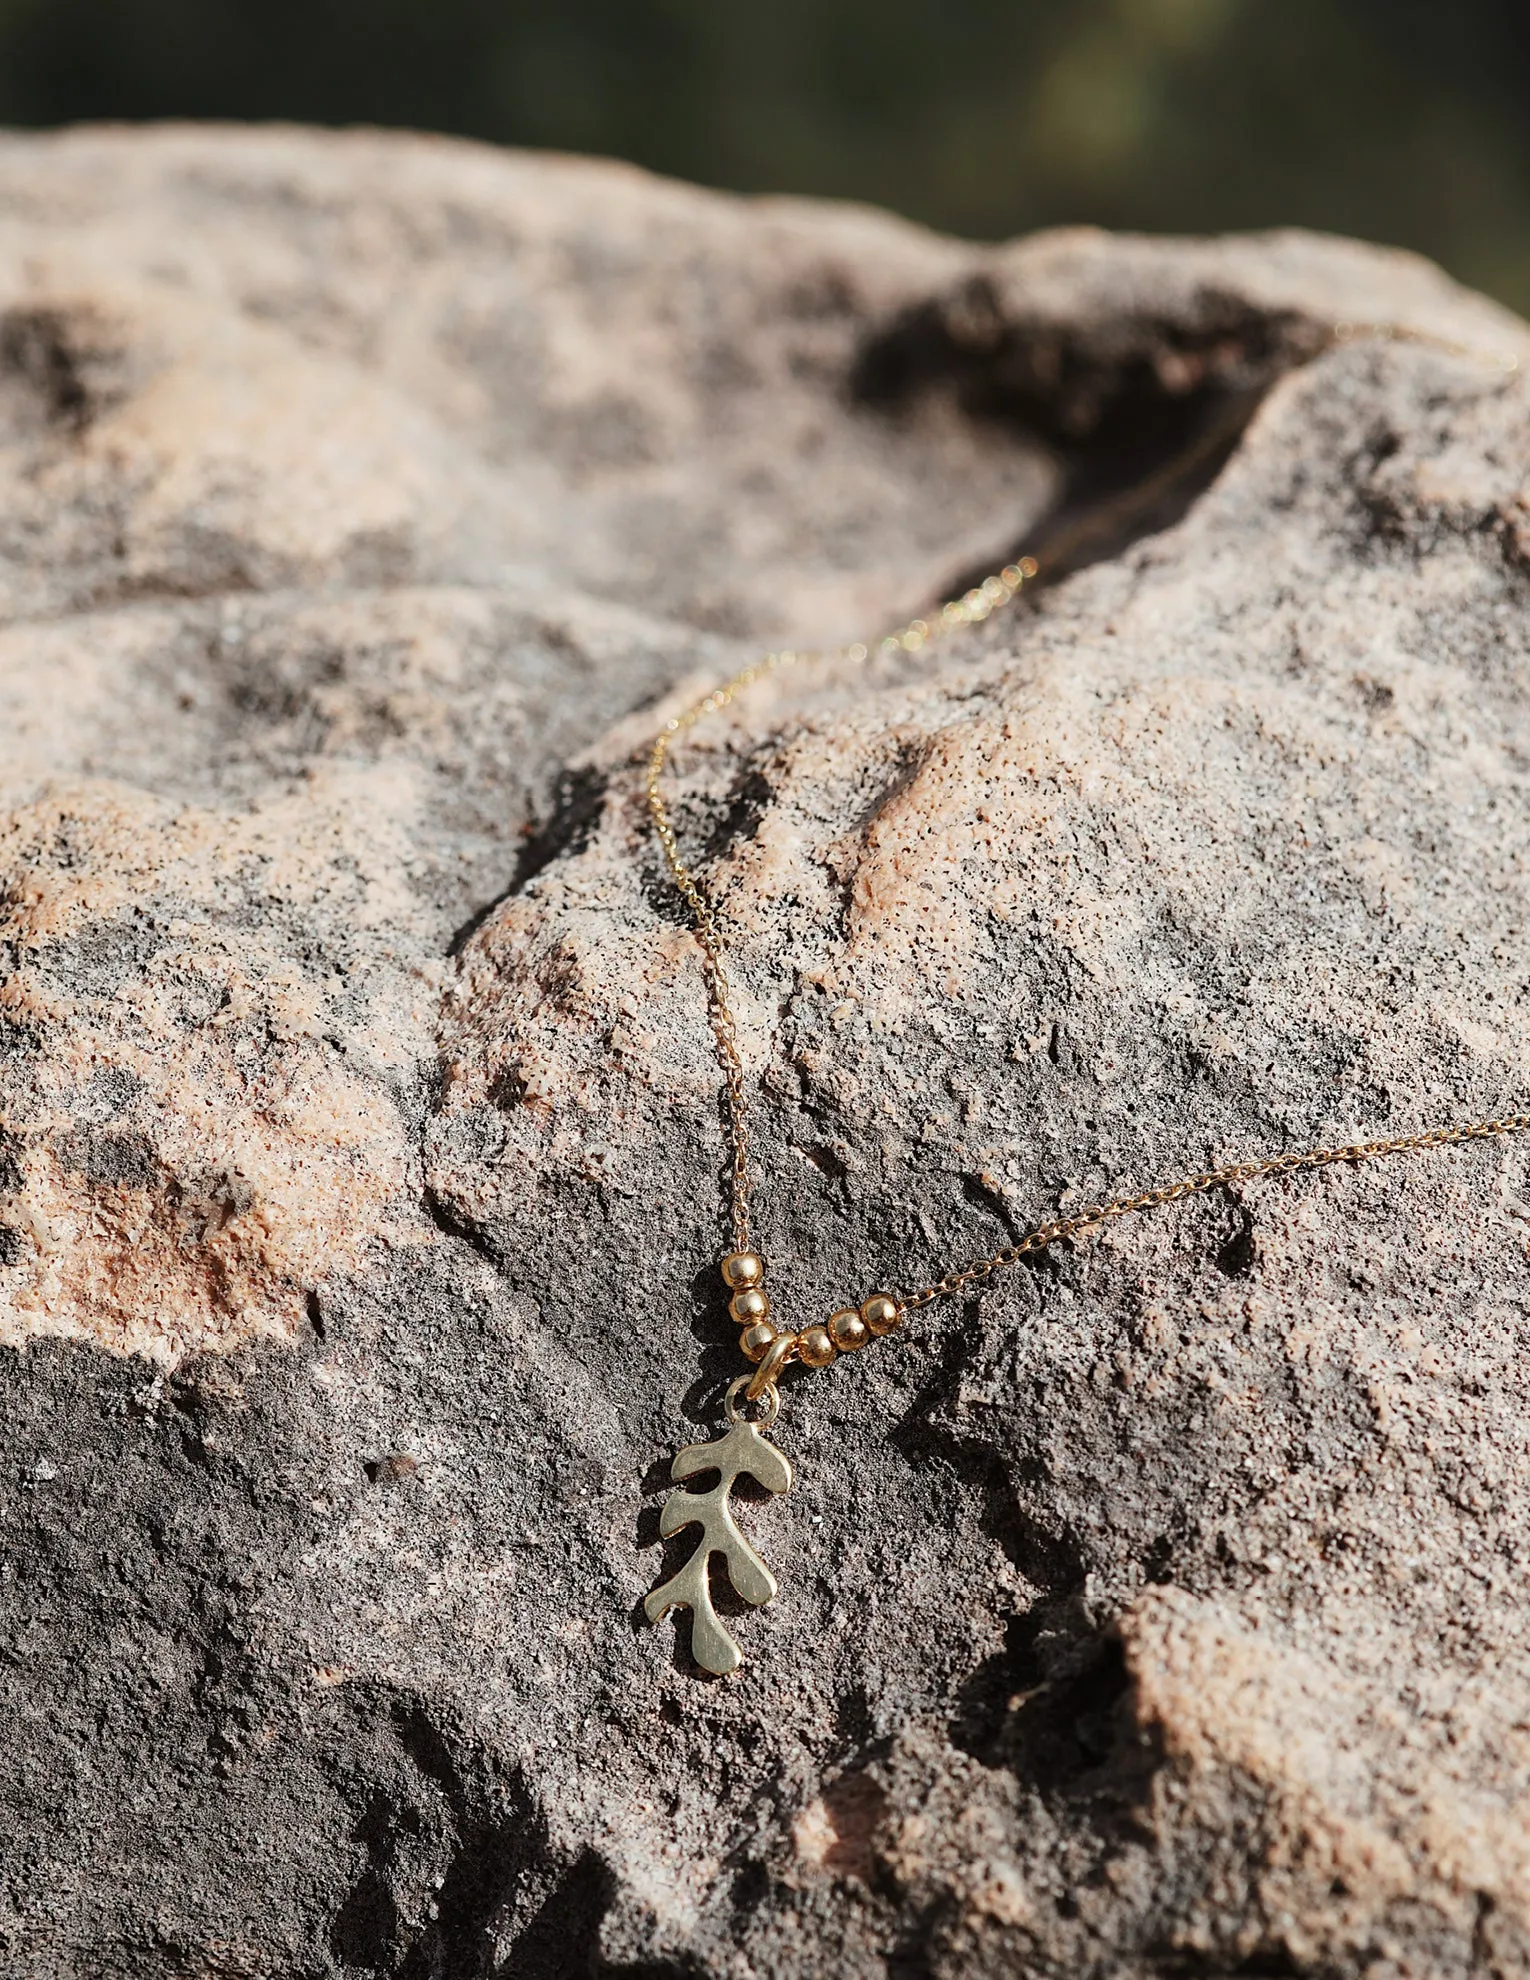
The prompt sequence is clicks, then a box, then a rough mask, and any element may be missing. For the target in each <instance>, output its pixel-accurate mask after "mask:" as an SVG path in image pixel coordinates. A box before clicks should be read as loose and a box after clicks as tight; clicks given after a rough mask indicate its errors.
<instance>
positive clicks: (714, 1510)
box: [643, 1377, 792, 1677]
mask: <svg viewBox="0 0 1530 1980" xmlns="http://www.w3.org/2000/svg"><path fill="white" fill-rule="evenodd" d="M744 1379H745V1380H747V1379H748V1378H747V1377H746V1378H744ZM740 1386H742V1384H741V1383H735V1385H734V1387H735V1388H737V1387H740ZM728 1403H729V1410H728V1414H729V1419H730V1420H729V1424H728V1428H727V1430H725V1431H724V1433H723V1435H722V1436H721V1437H719V1438H717V1439H716V1440H715V1441H714V1442H713V1443H710V1444H687V1445H686V1447H685V1449H684V1450H683V1451H681V1452H679V1453H678V1455H677V1456H676V1458H675V1461H674V1463H673V1464H672V1465H671V1466H670V1476H671V1477H672V1478H673V1479H674V1480H675V1483H676V1484H677V1485H678V1484H680V1483H682V1482H683V1481H684V1480H685V1479H687V1478H695V1477H697V1476H699V1475H700V1474H702V1473H704V1472H708V1471H715V1472H717V1473H718V1474H719V1475H718V1480H717V1483H716V1484H715V1485H714V1486H713V1487H712V1489H711V1491H709V1492H675V1493H672V1494H671V1495H670V1497H669V1498H668V1499H666V1500H665V1502H664V1510H663V1512H662V1513H661V1514H660V1515H659V1531H660V1533H662V1534H663V1536H664V1538H665V1539H666V1540H667V1539H668V1538H669V1537H670V1535H671V1534H674V1533H680V1532H682V1531H683V1530H684V1529H685V1528H686V1527H687V1526H699V1527H700V1528H701V1538H700V1539H699V1540H698V1541H697V1542H696V1550H695V1552H694V1553H693V1554H692V1555H691V1557H690V1559H689V1560H687V1561H686V1563H685V1565H684V1566H683V1567H681V1568H680V1569H679V1570H678V1571H677V1572H676V1573H674V1574H672V1575H671V1576H670V1578H669V1579H668V1581H664V1582H661V1583H660V1584H659V1586H658V1587H657V1588H656V1589H655V1590H654V1591H653V1593H652V1594H651V1595H650V1596H649V1597H648V1600H647V1601H646V1602H645V1603H644V1604H643V1607H644V1609H645V1611H646V1612H647V1616H648V1620H649V1621H650V1622H660V1621H662V1620H663V1618H664V1617H665V1616H667V1615H668V1614H669V1612H670V1610H671V1609H689V1610H690V1612H691V1655H692V1656H693V1657H694V1658H695V1659H696V1662H697V1663H698V1664H700V1666H701V1667H702V1669H703V1670H705V1671H712V1672H714V1673H715V1674H716V1675H717V1676H718V1677H726V1676H727V1674H728V1673H729V1672H730V1671H736V1670H737V1669H738V1667H739V1664H740V1662H741V1661H742V1659H741V1658H740V1656H739V1650H738V1645H737V1644H736V1643H735V1642H734V1641H733V1638H732V1637H731V1636H730V1635H729V1634H728V1632H727V1631H726V1630H725V1629H724V1628H723V1626H722V1624H721V1622H720V1621H719V1620H718V1616H717V1611H716V1609H714V1608H713V1606H712V1592H711V1588H710V1586H709V1580H708V1570H709V1567H710V1565H711V1559H712V1556H713V1554H721V1555H722V1557H723V1559H724V1561H725V1562H726V1564H727V1570H728V1579H729V1580H730V1581H731V1582H732V1583H733V1586H734V1587H735V1588H736V1589H737V1591H738V1593H739V1594H740V1595H742V1596H743V1598H744V1600H745V1601H746V1602H750V1603H753V1605H754V1606H755V1607H756V1608H758V1607H759V1606H760V1604H761V1603H763V1602H768V1601H769V1600H770V1599H771V1597H772V1596H773V1595H774V1594H775V1592H776V1578H775V1576H774V1575H773V1574H772V1573H771V1571H770V1569H769V1568H768V1567H766V1565H765V1563H764V1562H763V1561H762V1560H761V1559H760V1557H759V1555H758V1554H757V1553H756V1552H755V1551H754V1549H753V1547H751V1546H750V1544H749V1542H748V1541H747V1540H746V1539H745V1538H744V1536H743V1534H742V1533H740V1532H739V1530H738V1526H737V1524H736V1523H735V1521H734V1518H733V1508H732V1507H731V1505H730V1504H729V1503H728V1499H729V1494H730V1493H731V1492H732V1490H733V1487H734V1485H735V1483H736V1482H737V1481H738V1480H739V1479H740V1478H742V1477H744V1476H745V1475H746V1474H747V1475H748V1476H749V1477H750V1478H753V1479H755V1480H756V1481H757V1482H758V1483H759V1484H761V1485H763V1486H764V1487H765V1489H766V1491H767V1492H789V1491H790V1490H791V1483H792V1468H791V1465H790V1464H789V1463H788V1462H787V1460H786V1458H785V1457H784V1456H783V1455H782V1453H781V1452H780V1451H778V1450H777V1449H776V1447H775V1445H774V1444H771V1443H767V1441H766V1440H765V1438H764V1437H762V1436H761V1435H760V1430H759V1426H758V1425H757V1424H754V1423H750V1422H747V1421H746V1420H745V1419H744V1418H743V1417H741V1416H737V1415H735V1414H734V1408H733V1404H734V1398H733V1396H732V1394H731V1392H730V1394H729V1398H728ZM774 1415H775V1412H774V1410H772V1411H771V1416H770V1418H769V1419H767V1421H769V1420H773V1419H774Z"/></svg>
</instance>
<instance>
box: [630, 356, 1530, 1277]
mask: <svg viewBox="0 0 1530 1980" xmlns="http://www.w3.org/2000/svg"><path fill="white" fill-rule="evenodd" d="M1369 339H1376V340H1385V341H1389V342H1399V343H1418V344H1425V345H1430V346H1433V347H1435V348H1437V349H1443V350H1446V351H1449V352H1451V353H1453V354H1455V355H1460V356H1465V357H1470V358H1475V359H1478V360H1479V361H1481V362H1484V363H1487V364H1491V365H1492V366H1493V367H1494V368H1495V369H1498V370H1501V371H1505V372H1513V371H1516V370H1518V369H1519V368H1520V367H1519V359H1518V357H1517V355H1515V354H1513V353H1503V354H1500V353H1488V352H1483V351H1480V350H1472V349H1471V348H1470V347H1469V346H1466V345H1458V344H1455V343H1453V342H1451V341H1450V340H1449V339H1447V338H1444V337H1439V336H1436V335H1433V334H1432V333H1430V332H1428V331H1412V330H1409V329H1407V328H1406V327H1404V326H1400V325H1384V324H1372V323H1338V324H1335V325H1333V326H1332V328H1331V330H1330V333H1329V343H1330V345H1342V344H1348V343H1352V342H1357V341H1361V340H1369ZM1038 574H1039V573H1038V567H1037V564H1036V560H1035V559H1034V558H1033V557H1021V558H1019V559H1018V560H1017V561H1016V562H1015V563H1013V564H1009V565H1006V566H1005V568H1004V569H1003V570H1002V571H1000V572H998V573H997V574H996V575H995V576H993V577H989V578H985V579H984V581H983V582H982V584H980V585H977V586H974V588H973V589H972V590H970V591H968V592H966V593H965V594H964V595H963V596H962V597H961V598H959V599H953V600H951V601H950V603H948V604H946V605H943V606H942V607H941V609H940V610H939V611H938V612H937V613H935V614H934V615H933V616H932V617H930V618H928V619H912V620H910V621H909V623H908V624H907V625H906V626H902V627H900V628H899V629H898V630H897V631H896V632H890V633H888V634H887V635H886V636H885V638H883V639H881V640H878V641H874V642H872V643H871V644H867V643H864V642H862V641H859V640H857V641H855V642H853V643H852V644H850V645H846V646H836V647H829V648H824V649H815V650H811V651H796V650H792V649H785V650H783V651H781V652H777V653H767V654H766V655H765V656H764V658H763V659H760V660H757V661H755V662H754V663H753V665H751V666H748V667H745V668H744V669H743V671H742V672H741V673H737V674H735V675H734V676H733V678H732V679H731V680H728V681H724V682H723V683H722V684H721V686H719V687H715V688H713V689H711V691H710V692H709V693H707V694H704V695H703V696H702V697H701V698H700V699H699V700H698V701H694V702H692V703H691V705H690V706H689V707H688V708H685V709H683V710H682V711H681V712H680V713H679V714H678V715H672V716H671V717H670V719H669V720H668V721H667V722H666V723H665V724H664V727H663V728H662V729H661V730H660V731H659V733H658V735H657V736H656V737H655V738H654V741H653V746H652V748H651V749H650V751H649V755H648V767H647V775H646V783H645V791H646V795H647V800H648V810H649V814H650V817H651V818H652V821H653V829H654V832H655V835H656V836H657V838H658V841H659V844H660V846H661V847H662V849H663V853H664V859H665V863H666V865H667V866H668V868H669V873H670V877H671V879H672V880H673V881H674V884H675V887H676V888H677V890H678V891H679V893H680V896H681V898H682V899H683V900H684V902H685V904H686V906H687V907H688V908H689V909H690V913H691V919H692V922H693V924H694V928H695V934H696V940H697V943H698V944H699V946H700V949H701V956H702V970H703V974H704V976H705V979H706V988H707V1002H708V1009H709V1015H710V1021H711V1026H712V1035H713V1037H714V1039H715V1040H716V1044H717V1056H718V1061H719V1064H720V1065H721V1068H722V1074H723V1086H724V1094H725V1099H724V1127H725V1132H726V1135H727V1140H728V1146H729V1150H730V1154H731V1162H730V1170H729V1191H728V1194H729V1211H730V1217H731V1222H732V1226H733V1245H734V1249H735V1250H736V1251H741V1252H742V1251H749V1250H750V1249H752V1247H751V1244H750V1223H749V1195H750V1183H751V1178H750V1170H749V1119H748V1095H747V1092H746V1089H745V1084H744V1065H743V1060H742V1058H741V1056H740V1053H739V1048H738V1023H737V1020H736V1019H735V1017H734V1015H733V1007H732V1004H731V1002H730V1001H729V994H728V973H727V968H726V966H725V963H724V960H723V958H724V954H725V949H726V944H725V942H724V938H723V933H722V929H721V927H720V925H719V922H718V919H717V915H716V912H715V910H714V908H713V906H712V904H711V902H710V901H709V900H708V899H707V896H706V893H705V891H704V890H703V888H702V886H701V883H700V881H699V880H698V879H697V878H696V875H695V874H694V873H693V872H692V871H691V869H690V867H689V866H688V865H687V864H686V862H685V859H684V857H683V856H682V854H681V851H680V842H679V839H678V837H677V835H676V832H675V827H674V821H673V819H672V818H671V816H670V811H669V806H668V804H667V802H666V800H665V797H664V789H663V779H664V771H665V769H666V767H667V765H668V762H669V752H670V748H671V745H672V744H673V743H674V741H675V740H676V738H677V737H679V736H681V735H684V734H685V733H686V732H687V731H689V730H690V729H693V728H694V727H695V726H696V724H697V723H698V722H700V721H703V720H704V719H705V718H706V717H707V716H709V715H716V714H720V713H721V712H722V710H723V709H725V708H727V707H729V706H730V705H731V704H732V703H733V702H734V701H736V700H737V699H738V697H739V696H740V695H741V694H743V693H744V692H745V691H746V689H748V688H750V687H753V686H754V684H755V683H756V682H757V681H761V680H765V679H767V678H768V677H769V676H771V675H773V674H777V673H780V672H781V671H782V670H783V669H785V668H788V667H796V666H800V665H803V664H805V663H810V662H822V661H838V662H842V663H849V664H853V665H859V664H860V663H862V662H864V661H866V660H869V659H870V658H871V657H872V655H873V654H878V655H881V656H883V657H886V658H893V657H895V656H897V655H898V654H906V653H917V652H919V651H920V650H921V649H922V648H924V647H926V646H929V645H931V644H933V643H934V642H936V641H938V640H941V639H944V638H945V637H946V636H947V635H949V634H950V633H953V632H956V631H959V630H960V629H961V628H963V627H965V626H972V625H977V624H980V623H981V622H982V621H983V620H984V619H987V618H989V617H990V616H991V615H992V614H993V613H994V612H996V611H999V610H1001V609H1002V608H1003V607H1004V606H1006V605H1008V604H1009V603H1010V602H1011V601H1012V600H1013V599H1015V598H1016V597H1018V596H1019V594H1020V592H1021V590H1022V589H1023V588H1024V586H1025V585H1027V584H1029V583H1031V582H1032V581H1033V580H1034V579H1035V578H1036V577H1037V576H1038ZM1526 1132H1530V1114H1505V1115H1502V1116H1500V1117H1499V1118H1498V1119H1496V1120H1484V1121H1470V1122H1466V1123H1463V1124H1461V1125H1458V1126H1453V1127H1436V1128H1426V1129H1424V1130H1423V1131H1422V1132H1421V1133H1418V1134H1404V1135H1393V1136H1389V1137H1387V1138H1385V1139H1383V1140H1377V1141H1358V1142H1344V1143H1336V1144H1334V1145H1333V1146H1331V1147H1324V1148H1308V1149H1303V1150H1300V1151H1296V1152H1293V1153H1290V1154H1286V1155H1272V1156H1268V1157H1264V1158H1260V1159H1258V1160H1253V1161H1246V1162H1230V1163H1227V1164H1226V1165H1225V1166H1224V1167H1222V1168H1217V1169H1205V1170H1202V1171H1201V1172H1200V1173H1199V1174H1197V1175H1192V1176H1184V1177H1181V1179H1180V1180H1179V1181H1178V1182H1171V1183H1164V1184H1161V1185H1160V1186H1159V1187H1158V1188H1156V1189H1149V1190H1144V1191H1142V1192H1141V1193H1140V1194H1138V1195H1136V1196H1118V1197H1113V1198H1112V1199H1111V1200H1110V1201H1109V1202H1106V1203H1095V1204H1091V1205H1090V1206H1089V1207H1088V1208H1086V1209H1083V1210H1075V1211H1074V1212H1072V1213H1071V1214H1070V1215H1069V1216H1066V1217H1056V1218H1053V1219H1052V1220H1051V1221H1050V1222H1048V1223H1043V1224H1037V1225H1035V1226H1034V1228H1033V1229H1031V1230H1030V1231H1028V1232H1027V1233H1026V1234H1025V1236H1024V1237H1022V1238H1021V1239H1020V1240H1019V1241H1018V1242H1017V1243H1015V1244H1011V1245H1006V1246H1005V1247H1004V1248H1003V1249H1002V1250H1000V1251H995V1252H993V1253H992V1254H991V1255H990V1256H989V1257H987V1258H980V1259H976V1260H975V1261H974V1262H973V1263H972V1264H970V1265H963V1266H961V1267H960V1268H958V1269H957V1270H955V1271H951V1272H947V1273H946V1274H945V1275H944V1276H943V1277H942V1278H939V1279H936V1280H934V1281H932V1283H931V1284H929V1285H927V1286H922V1287H921V1288H920V1289H919V1290H918V1291H917V1292H914V1293H909V1294H906V1295H894V1297H895V1298H897V1300H898V1303H899V1305H900V1307H901V1308H902V1310H903V1311H904V1312H915V1311H917V1310H918V1309H919V1308H920V1307H924V1306H928V1305H930V1304H931V1302H932V1301H934V1300H937V1299H944V1298H946V1297H947V1296H948V1295H950V1294H952V1293H958V1292H961V1291H962V1290H964V1288H966V1287H968V1286H973V1285H979V1284H981V1283H982V1282H983V1281H984V1280H985V1279H987V1278H988V1277H989V1276H990V1275H991V1274H992V1273H994V1272H996V1271H999V1270H1001V1269H1002V1268H1003V1267H1005V1266H1008V1265H1016V1264H1018V1263H1019V1262H1020V1260H1021V1259H1022V1258H1026V1257H1029V1256H1030V1255H1031V1254H1032V1253H1034V1252H1038V1251H1042V1250H1045V1248H1046V1247H1047V1246H1048V1245H1050V1244H1056V1243H1058V1242H1059V1241H1060V1240H1062V1239H1065V1238H1071V1237H1076V1236H1077V1235H1078V1234H1079V1233H1080V1232H1081V1231H1087V1230H1092V1229H1094V1228H1095V1227H1096V1226H1098V1225H1100V1224H1105V1223H1109V1222H1110V1221H1111V1220H1112V1219H1113V1218H1116V1217H1125V1216H1130V1215H1131V1214H1132V1213H1133V1212H1135V1211H1138V1210H1152V1209H1156V1208H1158V1206H1160V1205H1161V1204H1165V1203H1177V1202H1179V1201H1180V1200H1181V1199H1182V1198H1184V1197H1188V1196H1203V1195H1205V1194H1206V1193H1207V1192H1208V1191H1210V1190H1216V1189H1226V1188H1228V1187H1230V1186H1232V1185H1233V1184H1236V1183H1241V1182H1252V1181H1253V1180H1254V1179H1255V1178H1257V1177H1261V1176H1281V1175H1293V1174H1296V1173H1298V1172H1300V1171H1303V1170H1308V1169H1323V1168H1328V1167H1330V1166H1332V1165H1333V1164H1335V1163H1339V1162H1368V1161H1372V1160H1374V1159H1376V1158H1378V1157H1381V1156H1386V1155H1405V1154H1409V1153H1414V1152H1417V1151H1419V1150H1422V1149H1427V1148H1447V1147H1450V1146H1453V1145H1454V1144H1456V1143H1458V1142H1463V1141H1483V1140H1487V1139H1489V1138H1492V1137H1494V1136H1498V1135H1509V1134H1524V1133H1526Z"/></svg>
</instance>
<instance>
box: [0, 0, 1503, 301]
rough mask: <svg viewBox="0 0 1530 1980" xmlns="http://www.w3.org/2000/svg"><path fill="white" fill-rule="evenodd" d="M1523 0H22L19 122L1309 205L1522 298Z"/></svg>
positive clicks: (1184, 213)
mask: <svg viewBox="0 0 1530 1980" xmlns="http://www.w3.org/2000/svg"><path fill="white" fill-rule="evenodd" d="M1527 112H1530V0H1451V4H1448V5H1446V4H1440V3H1439V0H557V4H555V5H542V6H538V5H530V4H524V0H0V121H4V122H8V123H11V124H23V125H37V124H56V123H62V122H67V121H71V120H73V119H77V118H102V117H104V118H141V117H238V118H269V117H278V118H298V119H303V120H307V121H312V122H317V123H331V124H339V123H353V122H366V123H379V124H403V125H412V126H415V127H418V128H424V129H430V130H439V131H454V132H460V133H462V134H464V135H467V136H472V137H481V138H489V139H493V140H495V141H497V142H500V143H506V144H527V145H549V146H553V147H556V148H559V149H564V150H574V151H593V152H608V153H614V154H616V155H618V156H620V157H623V158H631V159H636V160H637V161H639V162H640V163H642V164H644V165H649V166H652V167H654V168H655V169H656V170H658V171H662V172H671V173H676V174H679V175H681V176H682V177H685V178H690V179H699V180H702V181H705V182H707V183H710V184H713V185H719V186H731V187H737V188H740V189H743V190H747V191H785V192H807V193H828V194H840V195H846V196H849V197H852V198H857V199H870V200H875V201H878V202H880V203H881V204H883V205H887V206H891V207H895V208H897V209H898V210H900V211H901V212H904V213H907V214H910V215H912V216H913V217H915V218H916V219H920V220H925V221H928V222H929V223H931V224H932V225H934V226H937V227H941V228H945V229H948V230H951V231H955V232H958V233H963V234H970V235H977V236H999V235H1005V234H1011V233H1017V232H1020V231H1022V230H1024V229H1026V228H1030V227H1036V226H1040V225H1045V224H1049V223H1052V222H1057V221H1078V220H1085V221H1097V222H1100V223H1101V224H1104V225H1107V226H1116V227H1143V228H1151V229H1160V230H1162V229H1197V230H1199V229H1213V228H1226V227H1261V226H1268V225H1272V224H1277V223H1281V222H1296V223H1300V224H1302V225H1304V226H1309V227H1322V228H1328V229H1332V230H1334V231H1337V232H1341V233H1352V234H1363V235H1367V236H1369V237H1371V238H1373V239H1377V240H1384V241H1392V242H1397V243H1401V244H1403V245H1406V246H1409V247H1416V248H1419V249H1421V250H1422V251H1423V252H1424V253H1426V254H1430V255H1433V256H1434V257H1435V258H1436V259H1437V260H1439V261H1442V262H1443V263H1444V264H1445V265H1446V267H1447V268H1449V269H1450V270H1451V271H1452V272H1453V273H1454V274H1457V275H1459V276H1461V277H1462V278H1463V279H1464V280H1466V281H1468V282H1472V283H1474V284H1476V285H1477V286H1478V287H1480V288H1484V289H1487V290H1489V291H1491V292H1492V293H1494V294H1496V295H1498V296H1501V297H1502V298H1503V299H1504V300H1505V301H1508V302H1511V303H1514V304H1515V305H1517V306H1518V307H1520V308H1522V309H1527V310H1530V131H1527V123H1530V118H1527Z"/></svg>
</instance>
